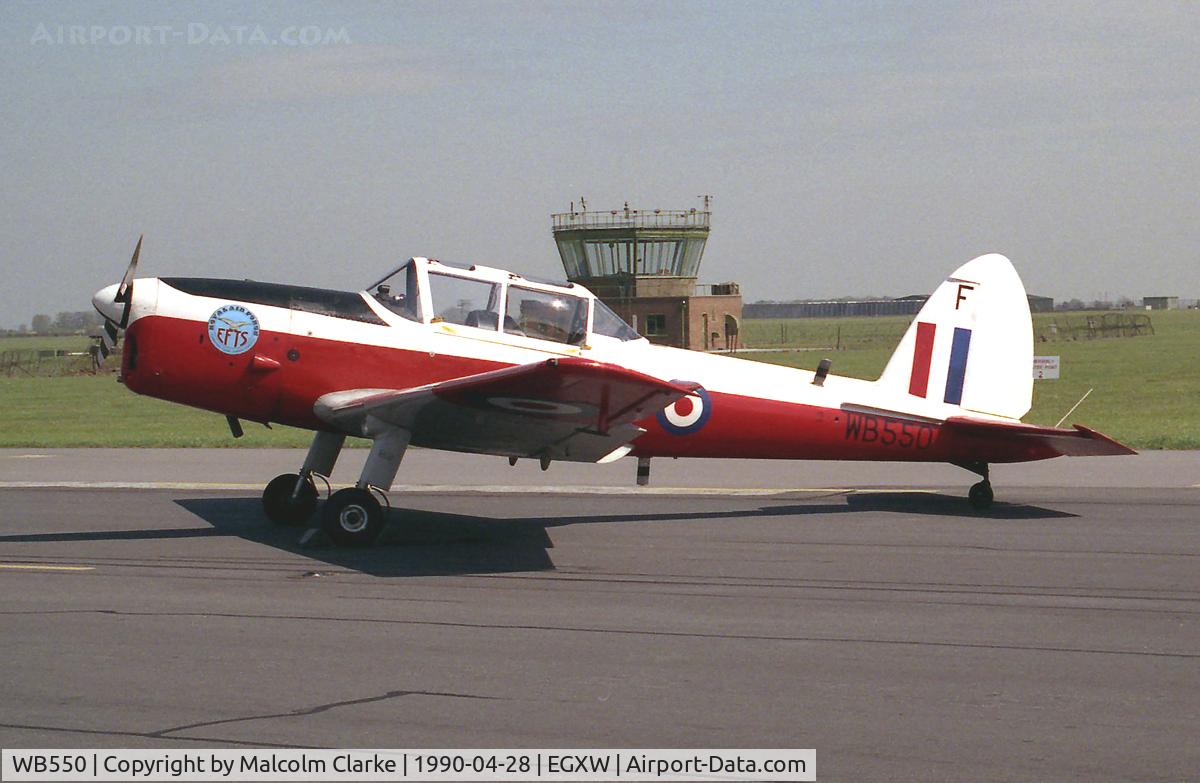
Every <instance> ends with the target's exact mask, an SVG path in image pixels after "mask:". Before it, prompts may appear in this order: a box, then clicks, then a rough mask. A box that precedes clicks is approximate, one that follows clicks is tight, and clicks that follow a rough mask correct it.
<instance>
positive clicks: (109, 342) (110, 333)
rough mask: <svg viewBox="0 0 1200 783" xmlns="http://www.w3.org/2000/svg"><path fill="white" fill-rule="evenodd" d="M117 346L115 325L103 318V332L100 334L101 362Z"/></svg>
mask: <svg viewBox="0 0 1200 783" xmlns="http://www.w3.org/2000/svg"><path fill="white" fill-rule="evenodd" d="M116 347H117V325H116V324H115V323H113V322H112V321H110V320H108V319H107V318H105V319H104V334H102V335H100V361H101V362H103V361H104V360H105V359H107V358H108V355H109V354H110V353H112V352H113V349H114V348H116Z"/></svg>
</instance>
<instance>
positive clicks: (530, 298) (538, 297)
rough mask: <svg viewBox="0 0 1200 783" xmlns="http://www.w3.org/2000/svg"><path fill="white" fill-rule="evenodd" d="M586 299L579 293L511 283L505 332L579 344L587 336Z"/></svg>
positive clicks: (505, 312)
mask: <svg viewBox="0 0 1200 783" xmlns="http://www.w3.org/2000/svg"><path fill="white" fill-rule="evenodd" d="M587 302H588V300H586V299H582V298H580V297H577V296H568V295H566V294H557V293H552V292H549V291H534V290H532V289H529V288H521V287H520V286H509V287H508V307H507V308H506V309H505V311H504V331H506V332H510V333H512V334H523V335H525V336H526V337H536V338H538V339H539V340H553V341H554V342H556V343H567V344H569V345H580V344H582V343H583V341H584V339H585V338H586V337H587Z"/></svg>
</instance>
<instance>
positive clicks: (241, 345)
mask: <svg viewBox="0 0 1200 783" xmlns="http://www.w3.org/2000/svg"><path fill="white" fill-rule="evenodd" d="M208 340H209V342H211V343H212V344H213V347H215V348H216V349H217V350H218V351H220V352H221V353H227V354H230V355H236V354H239V353H245V352H246V351H248V350H250V349H251V348H253V347H254V344H255V343H256V342H258V318H257V317H256V316H255V315H254V313H252V312H250V311H249V310H248V309H246V308H245V307H243V306H242V305H235V304H229V305H224V306H223V307H218V308H217V311H216V312H214V313H213V314H212V315H211V316H210V317H209V319H208Z"/></svg>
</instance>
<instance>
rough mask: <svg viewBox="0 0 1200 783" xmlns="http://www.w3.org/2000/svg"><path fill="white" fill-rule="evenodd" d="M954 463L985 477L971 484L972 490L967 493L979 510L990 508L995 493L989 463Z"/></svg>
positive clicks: (975, 507) (972, 503)
mask: <svg viewBox="0 0 1200 783" xmlns="http://www.w3.org/2000/svg"><path fill="white" fill-rule="evenodd" d="M954 464H955V465H958V466H959V467H960V468H965V469H966V470H969V471H971V472H972V473H977V474H978V475H980V476H981V477H983V481H980V482H979V483H977V484H973V485H972V486H971V490H970V491H969V492H968V493H967V500H968V501H969V502H970V503H971V507H972V508H974V509H977V510H979V511H982V510H984V509H986V508H989V507H990V506H991V505H992V500H993V498H994V495H993V493H992V482H991V480H990V479H989V478H988V464H987V463H986V462H956V463H954Z"/></svg>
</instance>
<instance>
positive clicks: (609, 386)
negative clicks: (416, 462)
mask: <svg viewBox="0 0 1200 783" xmlns="http://www.w3.org/2000/svg"><path fill="white" fill-rule="evenodd" d="M693 390H694V386H693V385H688V384H677V383H668V382H666V381H661V380H659V379H657V378H654V377H651V376H649V375H644V374H642V373H639V372H635V371H633V370H628V369H625V368H623V367H619V366H616V365H612V364H605V363H603V362H596V361H590V360H587V359H578V358H573V357H565V358H558V359H550V360H547V361H545V362H537V363H534V364H526V365H518V366H515V367H506V368H504V369H500V370H494V371H491V372H485V373H480V374H478V375H471V376H467V377H465V378H455V379H453V380H449V381H444V382H442V383H436V384H429V385H427V386H420V387H415V388H412V389H356V390H351V391H343V392H333V393H331V394H327V395H325V396H323V397H321V398H320V399H319V400H317V403H316V405H315V406H314V410H315V411H316V414H317V416H318V417H319V418H321V419H322V420H323V421H325V422H327V423H329V424H332V425H334V426H336V427H338V428H339V429H343V430H346V431H349V432H355V433H359V434H366V435H370V434H371V430H373V429H375V428H378V427H379V426H383V427H402V428H404V429H407V430H409V431H410V432H411V433H412V436H413V437H412V443H413V444H414V445H418V446H426V447H428V448H441V449H449V450H453V451H467V452H475V453H484V454H500V455H504V456H514V457H548V458H550V459H561V460H571V461H581V462H595V461H597V460H599V459H601V458H603V457H605V456H606V455H608V454H611V453H612V452H613V451H614V450H615V449H617V448H618V447H620V446H622V445H624V444H626V443H628V442H630V441H631V440H633V439H634V438H636V437H637V436H638V435H640V434H641V433H642V432H644V430H642V429H641V428H640V427H638V426H636V425H635V424H634V423H633V422H635V421H636V420H638V419H641V418H644V417H645V416H648V415H650V414H652V413H654V412H655V411H657V410H661V409H662V408H664V407H666V406H667V405H670V404H671V403H672V402H674V401H675V400H677V399H679V398H681V397H683V396H686V395H687V394H689V393H691V392H692V391H693Z"/></svg>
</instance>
